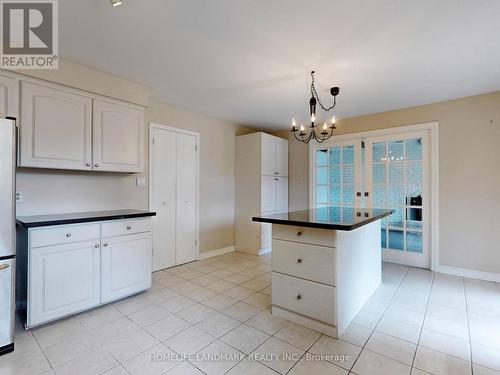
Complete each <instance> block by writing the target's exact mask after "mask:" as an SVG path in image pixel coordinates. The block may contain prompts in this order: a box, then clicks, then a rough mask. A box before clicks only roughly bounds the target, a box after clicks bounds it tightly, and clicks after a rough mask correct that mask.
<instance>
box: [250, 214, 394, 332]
mask: <svg viewBox="0 0 500 375" xmlns="http://www.w3.org/2000/svg"><path fill="white" fill-rule="evenodd" d="M392 212H393V211H392V210H386V209H366V208H365V209H358V208H341V207H321V208H316V209H310V210H302V211H285V212H276V213H270V214H266V215H262V216H258V217H254V218H253V221H257V222H262V223H270V224H272V313H273V315H277V316H280V317H283V318H285V319H288V320H290V321H293V322H295V323H297V324H300V325H303V326H305V327H308V328H311V329H314V330H316V331H319V332H322V333H324V334H326V335H329V336H332V337H339V336H340V335H342V333H343V332H344V330H345V329H346V327H347V326H348V325H349V323H351V321H352V320H353V319H354V317H355V316H356V315H357V314H358V312H359V311H360V310H361V308H362V307H363V306H364V304H365V303H366V302H367V300H368V299H369V298H370V296H371V295H372V294H373V292H374V291H375V290H376V289H377V287H378V286H379V285H380V283H381V277H382V259H381V251H382V249H381V242H380V236H381V231H380V220H381V219H383V218H384V217H386V216H389V215H391V214H392Z"/></svg>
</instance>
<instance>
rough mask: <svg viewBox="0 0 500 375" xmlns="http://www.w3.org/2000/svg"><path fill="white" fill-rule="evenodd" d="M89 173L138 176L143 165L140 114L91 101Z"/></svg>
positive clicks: (102, 102) (142, 135)
mask: <svg viewBox="0 0 500 375" xmlns="http://www.w3.org/2000/svg"><path fill="white" fill-rule="evenodd" d="M93 110H94V115H93V119H94V122H93V130H94V135H93V140H94V148H93V160H94V165H93V169H94V170H98V171H111V172H142V170H143V162H144V160H143V159H144V111H141V110H138V109H135V108H131V107H127V106H125V105H120V104H116V103H109V102H105V101H102V100H94V103H93Z"/></svg>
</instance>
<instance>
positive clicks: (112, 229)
mask: <svg viewBox="0 0 500 375" xmlns="http://www.w3.org/2000/svg"><path fill="white" fill-rule="evenodd" d="M150 231H151V219H149V218H147V219H132V220H116V221H109V222H106V223H102V236H103V237H114V236H122V235H124V234H135V233H144V232H150Z"/></svg>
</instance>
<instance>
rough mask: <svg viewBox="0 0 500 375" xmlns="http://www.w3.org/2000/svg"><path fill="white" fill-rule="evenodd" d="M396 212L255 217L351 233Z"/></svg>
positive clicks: (328, 210)
mask: <svg viewBox="0 0 500 375" xmlns="http://www.w3.org/2000/svg"><path fill="white" fill-rule="evenodd" d="M393 213H394V210H388V209H378V208H345V207H342V208H341V207H333V206H330V207H320V208H314V209H310V210H301V211H281V212H273V213H269V214H263V215H261V216H256V217H253V218H252V220H253V221H258V222H261V223H271V224H281V225H293V226H301V227H309V228H320V229H337V230H345V231H351V230H354V229H356V228H359V227H362V226H363V225H366V224H369V223H372V222H374V221H376V220H380V219H382V218H384V217H386V216H389V215H392V214H393Z"/></svg>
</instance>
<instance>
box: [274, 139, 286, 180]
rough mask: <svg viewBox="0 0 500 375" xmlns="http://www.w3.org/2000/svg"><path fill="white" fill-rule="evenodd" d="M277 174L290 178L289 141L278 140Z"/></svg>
mask: <svg viewBox="0 0 500 375" xmlns="http://www.w3.org/2000/svg"><path fill="white" fill-rule="evenodd" d="M276 172H278V175H279V176H282V177H288V141H287V140H285V139H281V138H280V139H277V140H276Z"/></svg>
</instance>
